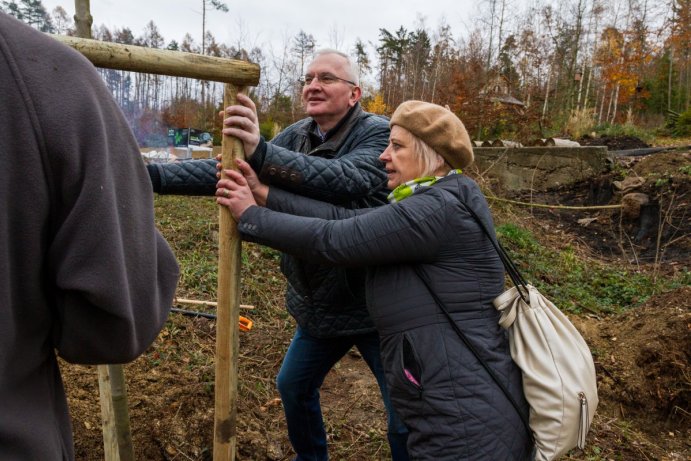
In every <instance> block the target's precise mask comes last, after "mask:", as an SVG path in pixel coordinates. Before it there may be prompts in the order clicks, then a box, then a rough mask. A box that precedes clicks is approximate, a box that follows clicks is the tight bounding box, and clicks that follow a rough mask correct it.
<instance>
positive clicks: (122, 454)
mask: <svg viewBox="0 0 691 461" xmlns="http://www.w3.org/2000/svg"><path fill="white" fill-rule="evenodd" d="M98 389H99V395H100V400H101V421H102V423H103V451H104V459H105V460H106V461H134V447H133V446H132V432H131V431H130V417H129V414H128V412H127V387H126V385H125V373H124V370H123V366H122V365H99V366H98Z"/></svg>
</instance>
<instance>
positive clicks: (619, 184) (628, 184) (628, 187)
mask: <svg viewBox="0 0 691 461" xmlns="http://www.w3.org/2000/svg"><path fill="white" fill-rule="evenodd" d="M612 184H614V187H616V188H617V190H620V191H621V192H623V193H624V194H626V193H627V192H631V191H632V190H633V189H637V188H639V187H641V186H642V185H643V184H645V179H644V178H641V177H640V176H628V177H626V178H624V180H623V181H614V182H612Z"/></svg>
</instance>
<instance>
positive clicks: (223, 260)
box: [214, 83, 245, 461]
mask: <svg viewBox="0 0 691 461" xmlns="http://www.w3.org/2000/svg"><path fill="white" fill-rule="evenodd" d="M239 91H244V89H240V88H238V87H236V86H235V85H232V84H229V83H227V84H226V85H225V90H224V97H223V107H228V106H230V105H232V104H235V101H236V96H237V93H238V92H239ZM221 155H222V161H221V163H222V165H223V168H224V169H227V168H233V169H237V166H236V165H235V162H234V160H235V159H236V158H243V159H244V158H245V154H244V152H243V147H242V143H241V142H240V141H239V140H238V139H236V138H233V137H230V136H225V135H224V136H223V146H222V153H221ZM218 234H219V238H218V293H217V296H218V306H217V308H216V315H217V316H218V317H217V320H216V380H215V389H214V393H215V413H214V415H215V418H214V461H232V460H234V459H235V444H236V440H237V427H236V419H237V404H236V400H237V392H238V348H239V331H238V327H237V325H238V320H239V316H240V314H239V312H240V263H241V259H240V251H241V245H240V243H241V240H240V234H239V233H238V230H237V223H236V222H235V221H234V220H233V217H232V215H231V214H230V211H229V210H228V208H226V207H219V213H218Z"/></svg>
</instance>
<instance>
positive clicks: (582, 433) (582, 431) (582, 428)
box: [578, 392, 590, 450]
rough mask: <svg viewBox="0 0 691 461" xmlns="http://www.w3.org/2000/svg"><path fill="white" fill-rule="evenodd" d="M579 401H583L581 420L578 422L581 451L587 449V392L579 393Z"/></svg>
mask: <svg viewBox="0 0 691 461" xmlns="http://www.w3.org/2000/svg"><path fill="white" fill-rule="evenodd" d="M578 400H580V401H581V409H580V418H579V421H578V448H580V449H581V450H582V449H583V448H584V447H585V438H586V436H587V435H588V420H589V419H590V418H589V413H588V398H587V397H586V396H585V392H579V393H578Z"/></svg>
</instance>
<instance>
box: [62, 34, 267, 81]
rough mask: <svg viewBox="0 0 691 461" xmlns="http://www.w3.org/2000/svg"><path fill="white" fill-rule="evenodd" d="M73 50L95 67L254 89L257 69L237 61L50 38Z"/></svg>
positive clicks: (182, 52)
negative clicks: (223, 83) (251, 87)
mask: <svg viewBox="0 0 691 461" xmlns="http://www.w3.org/2000/svg"><path fill="white" fill-rule="evenodd" d="M51 37H53V38H55V39H56V40H59V41H61V42H62V43H64V44H66V45H68V46H70V47H72V48H74V49H75V50H77V51H79V52H80V53H82V54H83V55H84V56H86V57H87V58H88V59H89V61H91V62H92V63H93V64H94V65H95V66H97V67H105V68H108V69H118V70H130V71H133V72H144V73H148V74H160V75H174V76H176V77H189V78H196V79H200V80H212V81H215V82H225V83H233V84H235V85H256V84H257V83H258V82H259V66H258V65H257V64H253V63H251V62H247V61H240V60H238V59H227V58H216V57H213V56H203V55H201V54H196V53H185V52H184V51H172V50H159V49H157V48H146V47H143V46H135V45H123V44H121V43H113V42H102V41H100V40H90V39H86V38H77V37H68V36H66V35H51Z"/></svg>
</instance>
